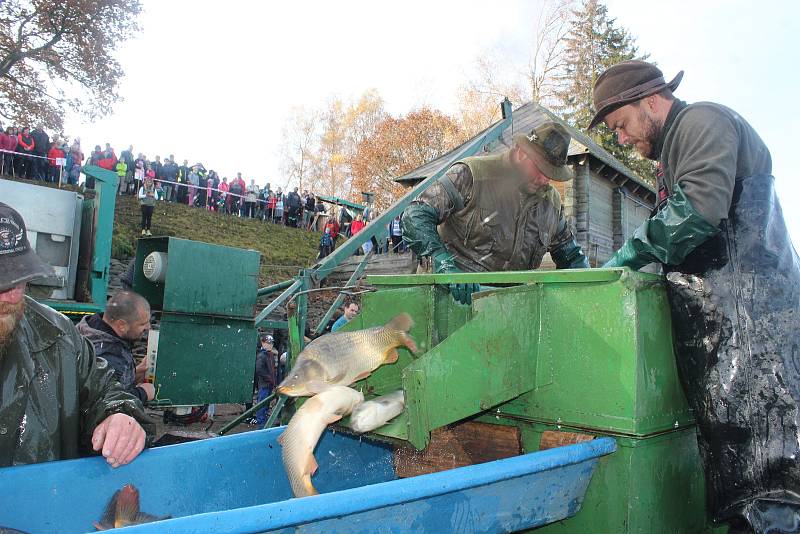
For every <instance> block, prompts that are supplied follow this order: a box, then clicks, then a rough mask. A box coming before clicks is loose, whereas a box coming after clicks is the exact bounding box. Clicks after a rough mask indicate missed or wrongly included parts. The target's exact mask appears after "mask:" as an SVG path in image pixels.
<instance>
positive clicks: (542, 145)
mask: <svg viewBox="0 0 800 534" xmlns="http://www.w3.org/2000/svg"><path fill="white" fill-rule="evenodd" d="M570 139H572V138H571V137H570V135H569V132H568V131H567V129H566V128H564V126H562V125H561V124H559V123H557V122H553V121H547V122H544V123H542V124H540V125H539V126H537V127H536V128H534V129H533V130H532V131H531V133H530V134H528V135H525V134H517V135H515V136H514V142H515V143H517V146H518V147H520V148H521V149H522V151H523V152H525V154H527V155H528V156H529V157H530V158H531V159H533V161H534V162H535V163H536V165H537V166H538V167H539V170H540V171H542V173H543V174H544V175H545V176H547V177H548V178H550V179H551V180H555V181H556V182H566V181H568V180H571V179H572V169H570V167H569V166H568V165H567V151H568V149H569V142H570Z"/></svg>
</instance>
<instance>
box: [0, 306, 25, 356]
mask: <svg viewBox="0 0 800 534" xmlns="http://www.w3.org/2000/svg"><path fill="white" fill-rule="evenodd" d="M24 313H25V299H22V300H20V301H19V302H18V303H16V304H9V303H7V302H0V347H3V348H4V347H7V346H8V345H9V344H10V343H11V336H12V335H13V334H14V332H15V331H16V329H17V327H18V326H19V323H20V321H21V320H22V315H23V314H24Z"/></svg>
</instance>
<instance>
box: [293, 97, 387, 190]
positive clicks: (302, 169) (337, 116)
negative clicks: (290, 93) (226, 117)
mask: <svg viewBox="0 0 800 534" xmlns="http://www.w3.org/2000/svg"><path fill="white" fill-rule="evenodd" d="M385 116H386V111H385V110H384V107H383V99H382V98H381V96H380V94H378V92H377V91H376V90H374V89H370V90H367V91H365V92H364V93H362V94H361V95H360V96H359V97H358V98H356V99H353V100H345V99H343V98H342V97H339V96H332V97H330V98H329V100H328V102H327V104H326V105H325V106H324V107H323V108H320V109H307V108H295V109H294V110H293V111H292V113H290V115H289V116H288V117H287V119H286V122H285V124H284V127H283V143H282V147H281V151H280V152H281V153H280V158H281V168H282V171H283V173H284V177H283V178H284V179H283V180H281V181H280V182H281V185H288V184H289V183H292V184H298V187H303V188H308V189H311V190H313V191H314V192H316V193H320V194H323V195H333V196H338V197H353V196H355V192H354V191H353V185H352V171H351V163H350V162H351V160H352V159H353V157H354V155H355V153H356V150H357V148H358V145H359V144H360V143H361V142H362V141H363V140H364V139H367V138H369V137H370V136H371V135H372V134H373V132H374V131H375V128H376V127H377V125H378V124H379V123H380V122H381V121H382V120H383V119H384V117H385Z"/></svg>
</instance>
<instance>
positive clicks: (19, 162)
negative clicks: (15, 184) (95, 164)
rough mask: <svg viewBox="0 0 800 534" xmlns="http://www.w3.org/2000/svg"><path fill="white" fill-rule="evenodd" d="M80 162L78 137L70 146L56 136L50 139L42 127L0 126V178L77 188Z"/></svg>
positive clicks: (81, 156) (81, 157)
mask: <svg viewBox="0 0 800 534" xmlns="http://www.w3.org/2000/svg"><path fill="white" fill-rule="evenodd" d="M82 162H83V152H82V151H81V140H80V138H79V137H78V138H76V139H75V140H74V141H73V142H72V143H71V144H69V143H67V141H66V140H64V139H60V138H59V137H58V136H55V135H54V136H53V138H52V139H51V138H50V136H49V135H48V134H47V132H45V130H44V128H43V127H42V126H37V127H35V128H34V129H33V130H31V129H30V128H28V127H27V126H25V127H23V128H16V127H14V126H9V127H8V128H6V129H5V130H4V129H3V128H2V126H0V175H4V176H13V177H16V178H25V179H28V180H39V181H43V182H53V183H55V182H59V181H62V182H65V183H66V182H68V183H73V184H77V183H78V177H79V175H80V166H81V163H82ZM74 167H75V172H74V174H72V173H70V170H72V169H73V168H74Z"/></svg>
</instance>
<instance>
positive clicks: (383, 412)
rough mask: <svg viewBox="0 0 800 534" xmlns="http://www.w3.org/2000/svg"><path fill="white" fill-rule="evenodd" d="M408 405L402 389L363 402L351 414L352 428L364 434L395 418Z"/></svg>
mask: <svg viewBox="0 0 800 534" xmlns="http://www.w3.org/2000/svg"><path fill="white" fill-rule="evenodd" d="M405 407H406V403H405V396H404V394H403V390H402V389H398V390H397V391H395V392H392V393H389V394H388V395H381V396H380V397H375V398H374V399H371V400H368V401H366V402H362V403H361V404H359V405H358V406H356V408H355V409H354V410H353V413H352V414H351V415H350V428H352V429H353V430H355V431H356V432H358V433H359V434H363V433H364V432H370V431H371V430H375V429H376V428H380V427H382V426H383V425H385V424H386V423H388V422H389V421H390V420H392V419H394V418H395V417H397V416H398V415H400V414H401V413H403V410H404V409H405Z"/></svg>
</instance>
